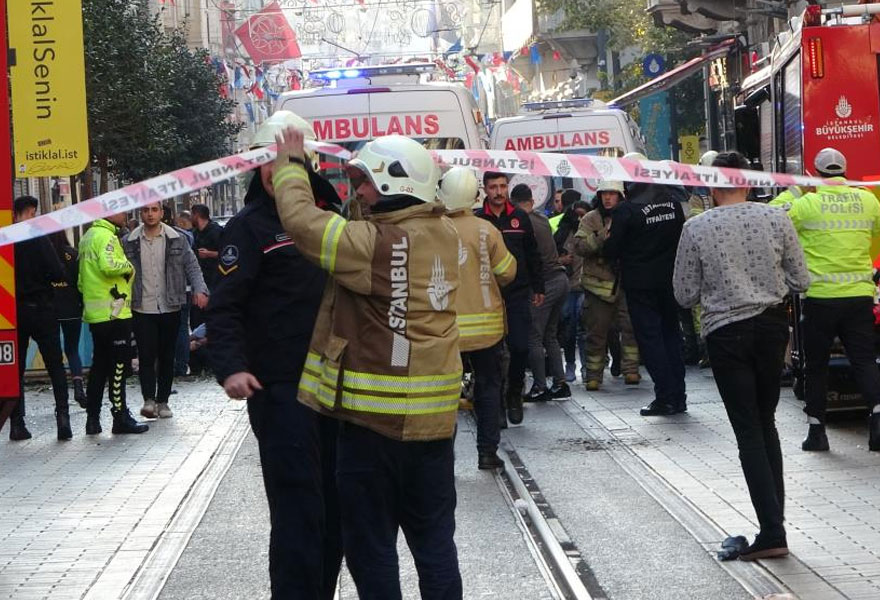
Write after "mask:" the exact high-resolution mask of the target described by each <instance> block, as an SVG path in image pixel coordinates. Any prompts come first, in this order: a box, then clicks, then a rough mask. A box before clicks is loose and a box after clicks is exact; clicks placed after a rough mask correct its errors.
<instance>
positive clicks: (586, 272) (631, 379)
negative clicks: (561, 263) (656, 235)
mask: <svg viewBox="0 0 880 600" xmlns="http://www.w3.org/2000/svg"><path fill="white" fill-rule="evenodd" d="M622 201H624V191H623V183H622V182H620V181H603V182H602V183H600V184H599V187H598V188H597V190H596V197H595V198H594V199H593V206H594V207H595V208H594V209H593V210H591V211H590V212H588V213H587V214H586V216H584V218H583V219H581V222H580V225H579V227H578V230H577V233H575V241H574V249H575V252H577V253H578V254H579V255H581V256H583V257H584V265H583V275H582V276H581V282H582V284H583V286H584V290H585V298H584V310H583V313H582V314H583V317H582V318H583V322H584V329H585V330H586V332H587V360H586V365H585V368H586V375H585V384H586V387H587V390H589V391H596V390H598V389H599V387H600V386H601V385H602V375H603V373H604V371H605V363H606V361H607V355H608V352H607V348H608V333H609V331H610V330H612V329H617V330H618V331H619V332H620V336H621V338H622V339H621V370H622V372H623V375H624V381H625V383H626V384H627V385H638V384H639V382H640V381H641V379H642V378H641V375H639V349H638V345H637V344H636V340H635V337H633V331H632V325H631V324H630V321H629V314H628V313H627V310H626V300H625V298H624V295H623V290H622V289H620V281H619V274H618V273H617V269H615V268H614V265H613V263H612V262H611V261H609V260H607V259H606V258H605V257H604V256H603V255H602V247H603V246H604V244H605V239H606V238H607V237H608V232H609V231H610V230H611V220H612V211H613V210H614V209H615V208H616V207H617V205H618V204H619V203H620V202H622Z"/></svg>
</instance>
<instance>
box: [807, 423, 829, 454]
mask: <svg viewBox="0 0 880 600" xmlns="http://www.w3.org/2000/svg"><path fill="white" fill-rule="evenodd" d="M830 449H831V447H830V446H829V445H828V436H827V435H826V434H825V425H822V424H819V425H810V430H809V431H808V432H807V437H806V439H805V440H804V441H803V442H802V443H801V450H803V451H804V452H828V450H830Z"/></svg>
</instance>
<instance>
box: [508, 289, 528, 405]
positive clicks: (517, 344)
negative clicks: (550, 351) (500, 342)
mask: <svg viewBox="0 0 880 600" xmlns="http://www.w3.org/2000/svg"><path fill="white" fill-rule="evenodd" d="M531 296H532V293H531V291H530V290H529V289H524V290H519V291H517V292H514V293H512V294H509V295H506V296H505V297H504V309H505V311H506V312H507V349H508V351H509V352H510V366H509V367H508V369H507V388H508V390H509V392H510V393H514V391H515V392H516V393H517V394H521V393H522V389H523V385H524V384H525V377H526V367H527V366H528V364H529V334H530V333H531V330H532V312H531V308H530V307H531V303H532V298H531Z"/></svg>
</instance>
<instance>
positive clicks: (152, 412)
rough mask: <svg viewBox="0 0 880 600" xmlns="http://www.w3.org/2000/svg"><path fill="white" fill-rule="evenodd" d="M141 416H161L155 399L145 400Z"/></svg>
mask: <svg viewBox="0 0 880 600" xmlns="http://www.w3.org/2000/svg"><path fill="white" fill-rule="evenodd" d="M141 416H142V417H146V418H148V419H156V418H158V417H159V413H158V412H157V410H156V401H155V400H149V399H148V400H144V407H143V408H142V409H141Z"/></svg>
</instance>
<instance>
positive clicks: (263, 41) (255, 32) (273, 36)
mask: <svg viewBox="0 0 880 600" xmlns="http://www.w3.org/2000/svg"><path fill="white" fill-rule="evenodd" d="M235 35H237V36H238V39H240V40H241V43H242V44H243V45H244V48H245V50H247V53H248V54H249V55H250V57H251V59H252V60H253V61H254V62H255V63H257V64H259V63H263V62H278V61H282V60H288V59H290V58H299V57H300V56H302V53H301V52H300V50H299V44H297V43H296V33H294V31H293V28H292V27H291V26H290V23H288V22H287V18H286V17H285V16H284V13H283V12H281V7H280V6H278V3H277V2H273V3H272V4H269V5H267V6H266V7H265V8H263V10H261V11H260V12H258V13H257V14H255V15H253V16H251V17H250V18H248V20H247V21H245V22H244V23H242V24H241V26H240V27H239V28H238V29H236V30H235Z"/></svg>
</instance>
